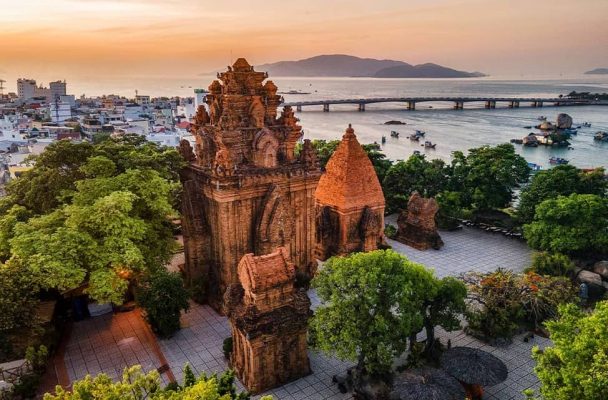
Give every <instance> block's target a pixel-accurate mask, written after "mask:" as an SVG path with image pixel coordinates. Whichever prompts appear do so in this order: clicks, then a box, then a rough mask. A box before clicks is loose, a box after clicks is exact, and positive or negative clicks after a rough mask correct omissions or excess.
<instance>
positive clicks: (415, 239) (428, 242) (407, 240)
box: [396, 192, 443, 250]
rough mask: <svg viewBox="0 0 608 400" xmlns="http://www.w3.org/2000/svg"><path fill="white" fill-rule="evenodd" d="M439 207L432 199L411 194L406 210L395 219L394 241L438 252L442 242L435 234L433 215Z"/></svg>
mask: <svg viewBox="0 0 608 400" xmlns="http://www.w3.org/2000/svg"><path fill="white" fill-rule="evenodd" d="M437 210H439V206H438V205H437V201H436V200H435V199H434V198H428V199H426V198H424V197H422V196H420V194H418V192H414V193H412V195H411V196H410V199H409V201H408V203H407V209H406V210H403V211H402V212H401V214H399V218H398V219H397V225H398V226H399V229H398V230H397V236H396V239H397V240H398V241H399V242H401V243H404V244H407V245H408V246H411V247H414V248H416V249H418V250H427V249H430V248H433V249H436V250H439V249H440V248H441V247H442V246H443V241H442V240H441V237H440V236H439V233H438V232H437V226H436V224H435V214H437Z"/></svg>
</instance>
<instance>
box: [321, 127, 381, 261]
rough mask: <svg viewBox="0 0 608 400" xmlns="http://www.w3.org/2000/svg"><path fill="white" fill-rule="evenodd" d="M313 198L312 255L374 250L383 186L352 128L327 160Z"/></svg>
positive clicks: (379, 224)
mask: <svg viewBox="0 0 608 400" xmlns="http://www.w3.org/2000/svg"><path fill="white" fill-rule="evenodd" d="M315 198H316V223H317V228H316V242H317V246H316V249H315V255H316V257H317V258H319V259H320V260H325V259H327V258H329V257H331V256H332V255H345V254H349V253H352V252H356V251H371V250H376V249H377V248H378V246H379V245H380V244H382V243H383V241H384V195H383V193H382V187H381V186H380V182H379V181H378V177H377V175H376V171H375V170H374V167H373V165H372V163H371V161H370V159H369V157H368V156H367V153H366V152H365V150H364V149H363V147H361V145H360V144H359V142H358V141H357V138H356V136H355V133H354V130H353V129H352V127H350V126H349V128H348V129H347V130H346V133H345V134H344V136H343V137H342V141H341V142H340V144H339V145H338V148H337V149H336V151H335V152H334V154H333V155H332V156H331V158H330V159H329V161H328V163H327V166H326V171H325V173H324V174H323V176H322V177H321V180H320V181H319V185H318V186H317V190H316V192H315Z"/></svg>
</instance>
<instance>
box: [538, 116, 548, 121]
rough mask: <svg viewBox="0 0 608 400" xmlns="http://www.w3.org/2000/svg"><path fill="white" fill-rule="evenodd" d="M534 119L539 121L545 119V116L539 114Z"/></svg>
mask: <svg viewBox="0 0 608 400" xmlns="http://www.w3.org/2000/svg"><path fill="white" fill-rule="evenodd" d="M536 119H537V120H539V121H546V120H547V117H545V116H544V115H541V116H539V117H537V118H536Z"/></svg>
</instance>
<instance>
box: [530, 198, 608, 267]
mask: <svg viewBox="0 0 608 400" xmlns="http://www.w3.org/2000/svg"><path fill="white" fill-rule="evenodd" d="M524 235H525V237H526V239H527V240H528V244H529V245H530V247H532V248H534V249H537V250H544V251H550V252H558V253H563V254H570V255H576V254H579V255H580V254H585V253H593V252H597V253H600V254H601V253H605V252H606V249H607V248H608V199H607V198H603V197H600V196H597V195H593V194H576V193H575V194H571V195H570V196H567V197H566V196H560V197H558V198H556V199H549V200H545V201H543V202H542V203H540V204H539V205H538V206H537V207H536V212H535V216H534V220H533V221H532V222H531V223H529V224H527V225H524Z"/></svg>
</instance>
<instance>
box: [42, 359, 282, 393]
mask: <svg viewBox="0 0 608 400" xmlns="http://www.w3.org/2000/svg"><path fill="white" fill-rule="evenodd" d="M248 398H249V396H248V395H247V394H246V393H237V392H236V387H235V385H234V374H233V373H232V372H231V371H228V372H225V373H224V374H222V375H221V376H219V377H218V376H216V375H213V376H211V377H207V376H205V375H202V376H200V377H199V378H198V379H196V380H194V381H188V382H184V385H182V386H181V387H180V386H176V387H173V388H171V387H167V388H164V389H163V388H162V382H161V379H160V375H159V373H158V372H157V371H151V372H149V373H147V374H145V373H144V372H143V371H142V368H141V366H139V365H136V366H133V367H130V368H127V369H125V371H124V373H123V376H122V379H121V380H120V381H119V382H113V381H112V379H110V377H108V376H107V375H105V374H99V375H97V376H96V377H91V376H90V375H87V376H86V377H85V378H84V379H82V380H79V381H76V382H74V384H73V386H72V390H71V391H67V390H65V389H63V388H61V387H60V386H57V388H56V392H55V394H51V393H47V394H45V395H44V400H84V399H90V400H114V399H120V400H146V399H147V400H246V399H248ZM262 400H272V397H271V396H264V397H262Z"/></svg>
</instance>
